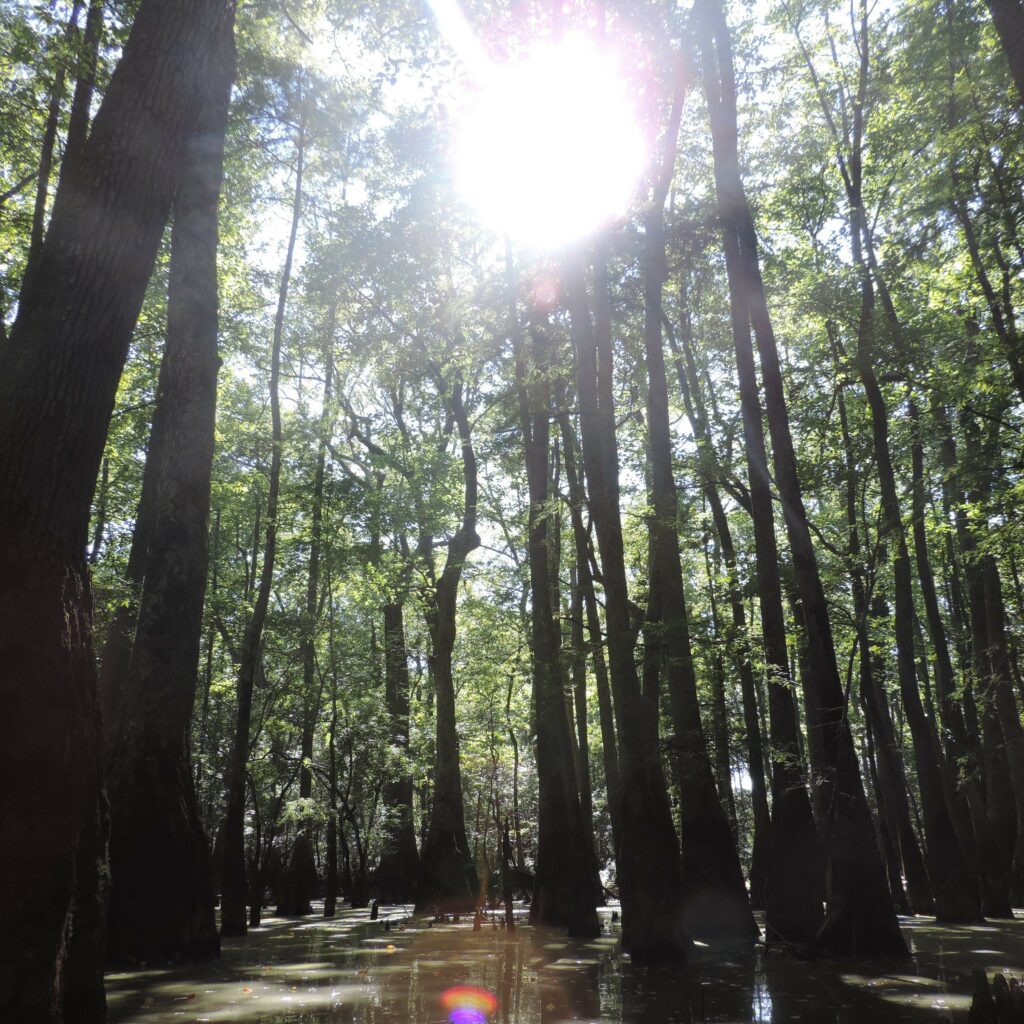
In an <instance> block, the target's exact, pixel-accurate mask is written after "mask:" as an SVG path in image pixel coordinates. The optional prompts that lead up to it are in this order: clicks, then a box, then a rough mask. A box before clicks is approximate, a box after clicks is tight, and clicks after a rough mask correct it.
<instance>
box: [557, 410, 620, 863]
mask: <svg viewBox="0 0 1024 1024" xmlns="http://www.w3.org/2000/svg"><path fill="white" fill-rule="evenodd" d="M559 424H560V426H561V431H562V452H563V458H564V461H565V478H566V483H567V484H568V487H569V515H570V519H571V521H572V533H573V543H574V547H575V554H576V578H577V585H578V587H579V590H580V593H581V595H582V598H583V607H584V609H585V611H586V616H587V622H586V631H587V634H588V635H589V637H590V642H589V648H590V653H591V659H592V661H593V664H594V686H595V688H596V690H597V708H598V718H599V721H600V723H601V758H602V763H603V765H604V781H605V787H606V789H607V791H608V818H609V820H610V821H611V826H612V847H613V849H614V852H615V856H616V857H618V849H619V836H620V834H621V832H620V829H621V824H622V785H621V781H620V778H619V754H618V744H617V742H616V739H615V714H614V710H613V708H612V695H611V688H610V686H609V684H608V665H607V663H606V662H605V657H604V637H603V635H602V632H601V615H600V612H599V611H598V607H597V595H596V594H595V593H594V575H593V572H592V571H591V567H590V560H591V547H590V537H589V535H588V532H587V528H586V526H585V525H584V522H583V507H584V505H585V504H586V495H585V494H584V489H583V481H582V480H581V479H580V475H579V470H578V468H577V465H576V445H577V441H576V433H575V431H574V430H573V427H572V423H571V422H570V420H569V416H568V414H567V413H563V414H562V415H561V416H560V417H559Z"/></svg>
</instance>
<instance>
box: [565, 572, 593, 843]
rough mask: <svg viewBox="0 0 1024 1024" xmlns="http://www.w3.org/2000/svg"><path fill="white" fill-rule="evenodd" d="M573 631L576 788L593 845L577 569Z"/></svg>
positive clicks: (571, 606) (572, 577) (573, 576)
mask: <svg viewBox="0 0 1024 1024" xmlns="http://www.w3.org/2000/svg"><path fill="white" fill-rule="evenodd" d="M569 590H570V594H571V597H570V600H569V617H570V619H571V620H572V621H571V625H570V632H569V641H570V652H571V655H570V657H571V680H570V682H571V686H572V706H573V710H574V712H575V723H576V744H575V751H576V755H575V756H576V785H577V788H578V789H579V792H580V810H581V812H582V813H583V828H584V829H585V830H586V833H587V836H588V842H590V843H591V844H592V843H593V839H592V836H593V832H594V796H593V786H592V784H591V780H590V737H589V730H588V729H587V719H588V708H587V703H588V702H587V644H586V639H585V628H584V625H583V593H582V591H581V589H580V582H579V574H578V573H577V572H576V567H575V566H572V567H571V568H570V570H569Z"/></svg>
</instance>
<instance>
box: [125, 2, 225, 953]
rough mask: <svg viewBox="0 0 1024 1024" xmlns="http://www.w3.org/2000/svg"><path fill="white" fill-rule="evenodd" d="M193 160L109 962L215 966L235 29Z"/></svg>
mask: <svg viewBox="0 0 1024 1024" xmlns="http://www.w3.org/2000/svg"><path fill="white" fill-rule="evenodd" d="M220 31H221V37H220V39H219V40H218V45H219V50H220V53H219V55H218V66H217V69H216V79H215V80H213V81H211V91H210V95H209V98H208V101H207V104H206V107H205V109H204V111H203V113H202V116H201V117H200V120H199V124H198V125H197V127H196V133H195V135H194V136H193V138H192V139H191V141H190V143H189V146H188V149H187V151H186V155H185V171H184V176H183V178H182V182H181V185H180V187H179V189H178V195H177V198H176V200H175V204H174V210H173V220H174V224H173V230H172V233H171V265H170V283H169V288H168V303H167V309H168V312H167V342H166V346H167V355H166V364H165V374H164V376H163V386H164V390H163V391H162V392H161V393H160V394H159V395H158V397H157V412H156V413H155V415H156V416H160V417H162V418H163V419H164V425H163V428H162V432H163V436H164V441H163V443H162V444H161V446H160V449H159V464H158V466H157V467H156V503H155V504H156V513H155V516H154V519H153V526H152V538H151V540H150V543H149V546H148V550H147V552H146V562H145V578H144V582H143V585H142V596H141V598H140V601H139V613H138V619H137V623H136V626H135V640H134V645H133V646H132V650H131V659H130V663H129V667H128V674H127V683H126V686H125V692H124V695H123V699H122V708H121V712H120V715H119V716H118V719H119V720H118V730H117V733H116V734H115V735H114V736H113V737H112V740H111V747H110V755H109V759H108V763H107V790H108V793H109V796H110V820H111V832H110V872H111V890H110V907H109V919H108V955H109V958H110V960H111V961H112V962H113V963H138V962H140V961H149V962H160V961H165V960H174V961H177V960H180V959H187V960H204V959H208V958H210V957H216V956H218V955H219V954H220V940H219V938H218V936H217V927H216V924H215V922H214V916H213V890H212V887H211V882H210V879H211V875H210V863H209V849H208V846H207V843H206V837H205V835H204V834H203V827H202V823H201V821H200V818H199V813H198V809H197V807H196V796H195V784H194V778H193V773H192V759H191V750H190V744H191V733H192V711H193V706H194V703H195V695H196V692H195V691H196V678H197V673H198V665H199V649H200V644H201V637H202V628H203V599H204V596H205V592H206V575H207V567H208V562H209V555H208V547H207V545H208V520H209V510H210V472H211V467H212V463H213V444H214V426H215V420H216V408H217V370H218V367H219V365H220V357H219V356H218V354H217V309H218V302H217V237H218V233H217V220H218V211H219V205H220V190H221V182H222V179H223V168H224V132H225V129H226V127H227V116H228V104H229V102H230V98H231V86H232V83H233V81H234V75H235V52H234V41H233V34H234V33H233V24H232V21H231V20H229V21H227V22H225V24H224V25H223V26H222V28H221V30H220Z"/></svg>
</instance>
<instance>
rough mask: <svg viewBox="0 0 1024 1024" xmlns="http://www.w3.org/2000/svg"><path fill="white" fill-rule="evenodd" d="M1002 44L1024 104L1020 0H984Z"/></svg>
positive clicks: (1023, 7) (1023, 8) (1023, 26)
mask: <svg viewBox="0 0 1024 1024" xmlns="http://www.w3.org/2000/svg"><path fill="white" fill-rule="evenodd" d="M986 2H987V3H988V9H989V11H990V12H991V14H992V23H993V24H994V25H995V27H996V32H997V33H998V34H999V41H1000V42H1001V43H1002V44H1003V51H1004V52H1005V53H1006V59H1007V61H1008V62H1009V65H1010V73H1011V74H1012V75H1013V81H1014V83H1015V84H1016V86H1017V92H1018V93H1020V101H1021V105H1022V106H1024V4H1021V2H1020V0H986Z"/></svg>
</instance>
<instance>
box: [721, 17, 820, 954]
mask: <svg viewBox="0 0 1024 1024" xmlns="http://www.w3.org/2000/svg"><path fill="white" fill-rule="evenodd" d="M708 9H709V12H710V9H711V5H710V4H709V5H708ZM715 17H716V20H717V21H718V23H719V29H720V31H721V32H723V33H727V32H728V29H727V28H726V26H725V24H724V16H722V15H721V13H720V11H718V12H717V13H716V15H715ZM713 37H714V32H713V29H712V27H711V24H708V25H707V26H706V27H705V28H704V30H703V33H702V43H701V45H702V49H703V50H704V62H705V68H704V77H705V89H706V91H707V93H708V96H709V100H708V102H709V104H710V109H711V110H712V137H713V139H714V140H715V164H716V171H715V174H716V182H717V185H718V195H719V199H718V201H719V209H720V212H721V217H722V228H723V233H724V244H725V253H726V273H727V276H728V278H729V301H730V318H731V322H732V333H733V344H734V348H735V352H736V368H737V375H738V377H739V385H740V406H741V413H742V418H743V436H744V442H745V444H744V448H745V451H746V457H747V476H748V483H749V489H750V511H751V516H752V519H753V525H754V553H755V566H756V571H757V582H758V593H759V596H760V608H761V633H762V636H763V638H764V645H765V662H766V667H767V672H768V708H769V723H770V733H771V739H772V748H773V756H772V763H771V784H772V804H773V807H772V826H771V827H772V831H771V843H770V847H769V853H768V861H767V865H766V881H765V906H766V917H765V923H766V926H767V929H768V933H769V936H770V937H771V938H777V939H780V940H782V941H784V942H789V943H795V944H797V945H809V944H810V943H811V942H812V941H813V940H814V938H815V936H816V935H817V934H818V931H819V929H820V927H821V922H822V910H821V904H822V897H823V895H824V860H823V857H822V853H821V849H820V844H819V842H818V837H817V835H816V833H815V828H814V819H813V816H812V814H811V805H810V800H809V798H808V795H807V787H806V781H805V777H804V774H803V771H802V768H801V761H800V757H799V736H798V719H797V711H796V705H795V702H794V700H793V689H792V681H791V677H790V671H789V652H788V650H787V646H786V622H785V608H784V605H783V598H782V582H781V577H780V574H779V553H778V547H777V541H776V538H775V524H774V511H773V509H772V496H771V486H770V476H769V470H768V459H767V449H766V444H765V436H764V425H763V422H762V411H761V402H760V398H759V396H758V385H757V371H756V367H755V363H754V350H753V339H752V336H751V310H750V306H749V302H750V296H749V292H748V284H747V279H746V277H745V274H744V267H743V254H742V252H741V248H740V233H739V230H738V227H737V220H738V218H739V211H738V210H737V207H740V206H741V205H742V208H743V209H745V208H746V199H745V197H744V196H743V192H742V182H741V181H740V179H739V170H738V162H737V161H738V155H737V153H736V127H735V95H734V91H733V90H734V87H733V86H732V60H731V51H730V49H729V43H728V39H727V37H726V38H725V39H724V41H723V39H719V40H718V51H719V52H718V56H717V58H716V57H715V54H714V45H715V44H714V39H713ZM716 60H717V64H716ZM730 118H731V120H730Z"/></svg>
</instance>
